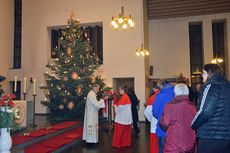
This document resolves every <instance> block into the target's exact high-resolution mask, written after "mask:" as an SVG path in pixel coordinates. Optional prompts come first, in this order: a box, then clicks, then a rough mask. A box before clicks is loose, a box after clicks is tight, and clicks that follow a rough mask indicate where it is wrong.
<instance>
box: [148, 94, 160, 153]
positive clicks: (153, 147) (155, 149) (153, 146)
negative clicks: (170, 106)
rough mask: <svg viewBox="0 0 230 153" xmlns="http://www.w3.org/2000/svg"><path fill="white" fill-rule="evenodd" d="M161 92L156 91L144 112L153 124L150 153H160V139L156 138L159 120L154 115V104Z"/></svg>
mask: <svg viewBox="0 0 230 153" xmlns="http://www.w3.org/2000/svg"><path fill="white" fill-rule="evenodd" d="M159 92H160V90H159V91H156V93H155V94H154V95H152V96H151V97H150V98H149V99H148V100H147V102H146V103H145V105H146V110H145V112H144V115H145V116H146V118H147V119H148V120H149V121H150V122H151V130H150V131H151V132H150V145H149V146H150V153H158V151H159V146H158V138H157V136H156V123H157V120H156V119H155V118H154V117H153V115H152V104H153V103H154V100H155V97H156V95H157V94H158V93H159Z"/></svg>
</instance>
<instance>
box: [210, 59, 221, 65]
mask: <svg viewBox="0 0 230 153" xmlns="http://www.w3.org/2000/svg"><path fill="white" fill-rule="evenodd" d="M223 61H224V60H223V59H222V58H213V59H212V61H211V63H212V64H219V63H223Z"/></svg>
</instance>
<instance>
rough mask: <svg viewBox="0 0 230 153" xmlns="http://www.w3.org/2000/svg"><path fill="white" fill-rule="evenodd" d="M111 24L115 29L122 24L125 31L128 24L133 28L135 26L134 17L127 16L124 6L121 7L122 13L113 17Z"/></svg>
mask: <svg viewBox="0 0 230 153" xmlns="http://www.w3.org/2000/svg"><path fill="white" fill-rule="evenodd" d="M111 24H112V27H113V29H114V30H117V29H118V28H119V26H121V27H122V29H123V30H124V31H126V30H127V28H128V26H129V27H130V28H131V29H132V28H133V27H134V22H133V18H132V17H131V15H129V16H126V17H125V15H124V7H123V6H122V7H121V13H120V14H119V17H112V22H111Z"/></svg>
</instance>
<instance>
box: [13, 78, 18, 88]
mask: <svg viewBox="0 0 230 153" xmlns="http://www.w3.org/2000/svg"><path fill="white" fill-rule="evenodd" d="M17 79H18V77H17V76H14V92H16V91H17Z"/></svg>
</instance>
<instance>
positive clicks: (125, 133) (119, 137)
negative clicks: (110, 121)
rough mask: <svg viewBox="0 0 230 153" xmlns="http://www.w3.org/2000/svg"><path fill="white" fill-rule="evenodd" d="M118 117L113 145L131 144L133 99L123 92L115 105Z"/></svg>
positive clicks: (118, 146) (117, 146) (125, 145)
mask: <svg viewBox="0 0 230 153" xmlns="http://www.w3.org/2000/svg"><path fill="white" fill-rule="evenodd" d="M115 109H116V118H115V128H114V134H113V143H112V146H113V147H116V148H120V147H127V146H131V124H132V112H131V101H130V99H129V97H128V95H127V94H123V95H122V96H121V98H120V100H119V101H118V102H117V104H116V105H115Z"/></svg>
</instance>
